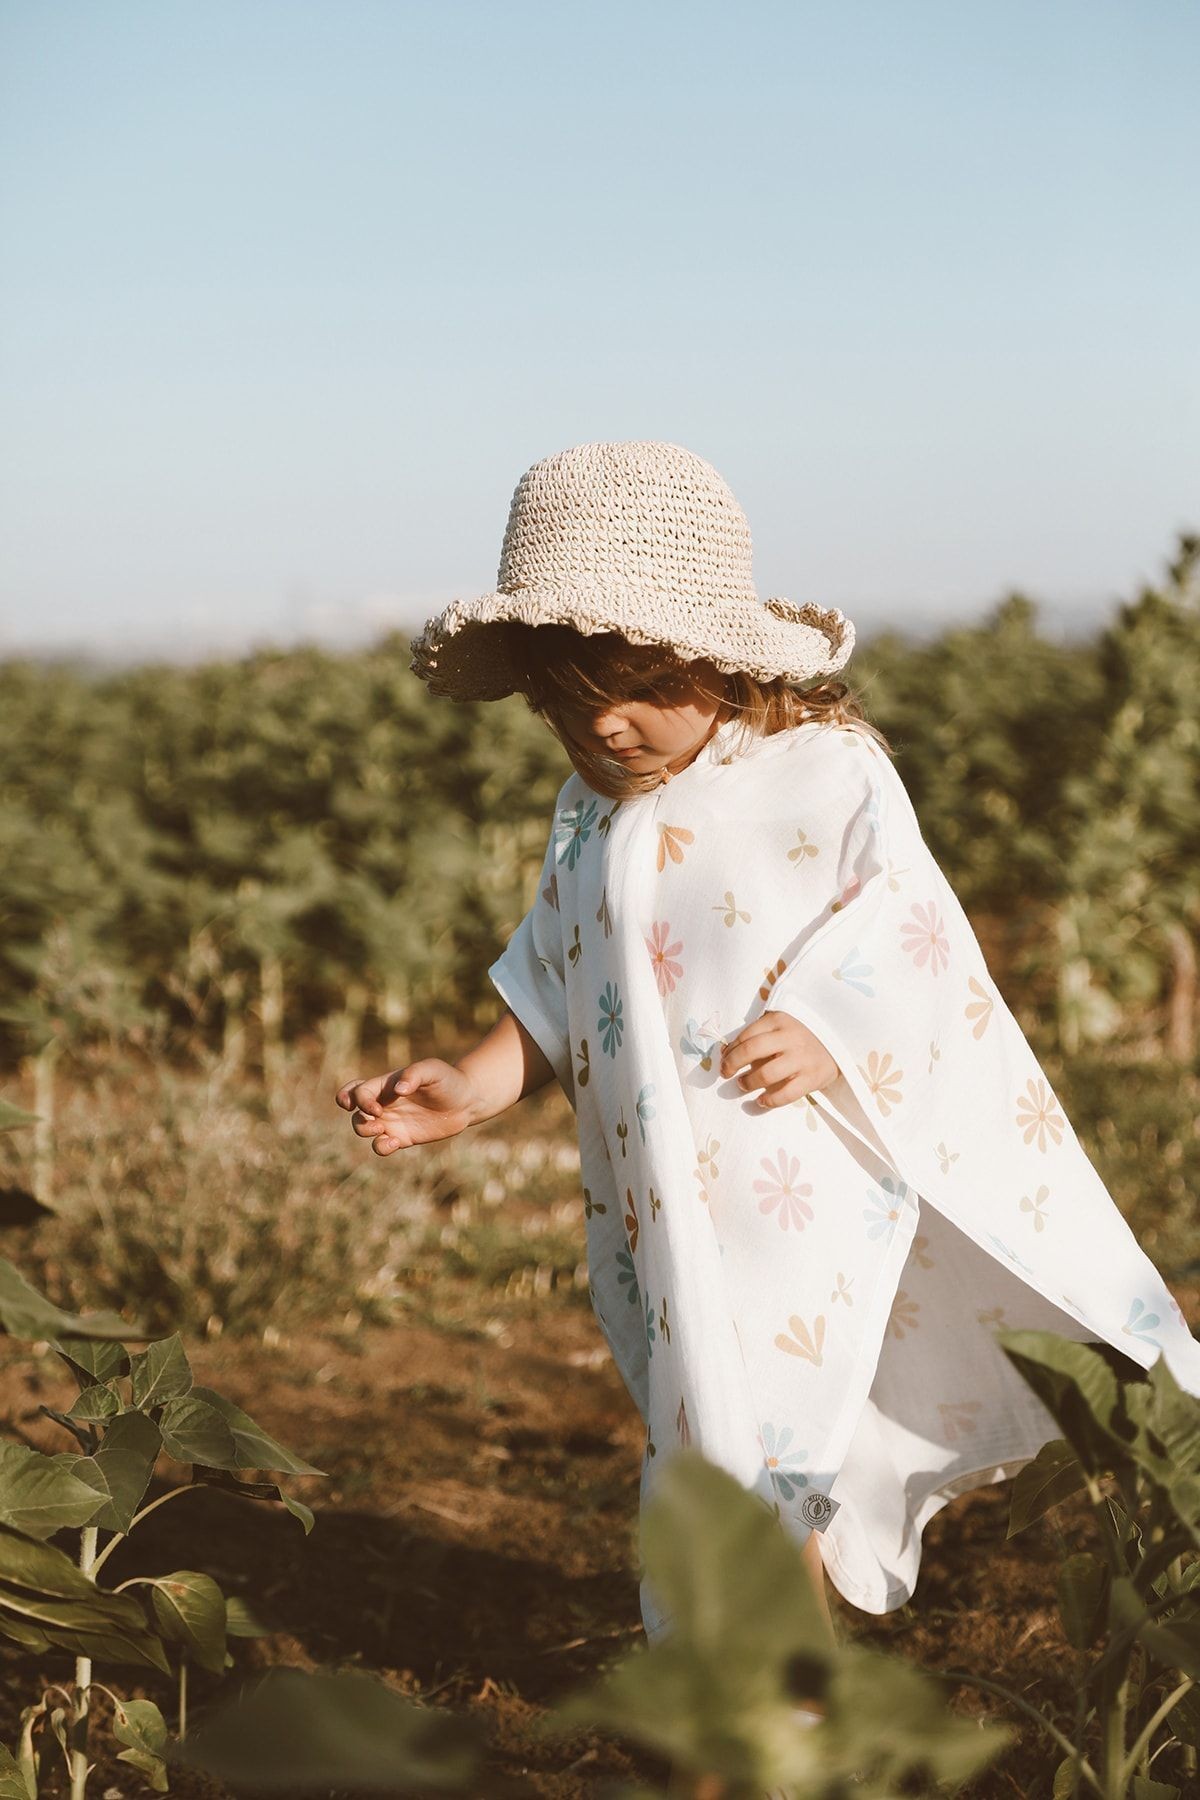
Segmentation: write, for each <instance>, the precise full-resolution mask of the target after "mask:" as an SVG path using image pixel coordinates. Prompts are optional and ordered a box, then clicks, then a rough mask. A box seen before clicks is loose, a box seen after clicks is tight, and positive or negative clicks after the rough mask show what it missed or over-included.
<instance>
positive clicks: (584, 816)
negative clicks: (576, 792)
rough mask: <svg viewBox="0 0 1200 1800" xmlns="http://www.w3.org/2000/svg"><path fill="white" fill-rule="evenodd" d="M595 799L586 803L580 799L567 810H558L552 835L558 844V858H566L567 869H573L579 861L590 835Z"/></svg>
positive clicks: (560, 860) (594, 814)
mask: <svg viewBox="0 0 1200 1800" xmlns="http://www.w3.org/2000/svg"><path fill="white" fill-rule="evenodd" d="M596 804H597V803H596V801H595V800H589V801H588V802H587V803H586V805H585V803H584V802H583V801H582V800H581V801H580V802H579V804H578V806H573V807H571V808H570V810H569V811H567V812H560V813H559V815H558V818H557V819H556V821H555V825H554V837H555V841H556V843H557V845H558V860H559V862H562V860H563V858H564V857H565V858H566V863H567V867H568V869H573V868H574V867H575V864H576V863H577V862H578V861H579V857H580V853H581V852H582V850H583V846H584V845H585V844H586V842H587V840H588V838H589V837H590V836H591V835H592V824H593V822H594V820H595V817H596Z"/></svg>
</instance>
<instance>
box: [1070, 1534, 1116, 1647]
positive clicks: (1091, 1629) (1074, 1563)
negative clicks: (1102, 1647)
mask: <svg viewBox="0 0 1200 1800" xmlns="http://www.w3.org/2000/svg"><path fill="white" fill-rule="evenodd" d="M1111 1580H1112V1571H1111V1570H1110V1569H1109V1566H1108V1564H1107V1563H1106V1562H1103V1561H1102V1560H1101V1559H1100V1557H1098V1556H1093V1554H1092V1553H1091V1551H1090V1550H1081V1551H1079V1552H1078V1554H1077V1555H1075V1556H1068V1558H1067V1560H1066V1561H1065V1562H1064V1563H1063V1564H1062V1566H1061V1568H1060V1569H1059V1571H1058V1610H1059V1612H1060V1614H1061V1615H1062V1622H1063V1630H1064V1631H1065V1632H1066V1635H1067V1642H1068V1643H1069V1644H1071V1645H1072V1646H1073V1647H1074V1648H1075V1649H1076V1650H1087V1649H1088V1648H1089V1647H1090V1646H1091V1645H1092V1644H1094V1643H1095V1642H1096V1639H1097V1638H1098V1637H1099V1636H1100V1633H1101V1632H1102V1631H1103V1629H1104V1623H1105V1619H1106V1617H1107V1614H1108V1591H1109V1585H1110V1583H1111Z"/></svg>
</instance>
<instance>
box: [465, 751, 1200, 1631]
mask: <svg viewBox="0 0 1200 1800" xmlns="http://www.w3.org/2000/svg"><path fill="white" fill-rule="evenodd" d="M489 974H490V976H491V979H492V981H493V984H494V985H495V987H496V988H497V991H498V992H499V993H500V995H501V997H502V998H503V999H504V1000H505V1002H506V1003H507V1004H508V1005H509V1006H510V1007H511V1009H512V1010H513V1012H514V1013H516V1015H517V1016H518V1018H520V1019H521V1021H522V1022H523V1024H524V1025H525V1026H526V1028H527V1029H528V1030H529V1032H530V1034H531V1035H532V1036H533V1037H534V1038H535V1039H536V1041H537V1042H538V1044H539V1045H540V1046H541V1048H542V1050H543V1051H544V1053H545V1054H546V1056H547V1058H548V1060H549V1061H550V1063H551V1064H552V1066H553V1068H554V1070H555V1073H556V1075H557V1077H558V1079H559V1081H560V1083H561V1085H562V1087H563V1089H564V1091H565V1093H566V1094H567V1096H568V1098H569V1100H570V1101H571V1104H572V1106H573V1107H574V1109H575V1113H576V1118H577V1124H578V1130H579V1140H580V1152H581V1160H582V1181H583V1187H584V1210H585V1216H586V1229H587V1243H588V1267H589V1274H590V1293H591V1299H592V1304H593V1307H594V1310H595V1314H596V1318H597V1321H598V1323H599V1325H600V1329H601V1331H602V1332H603V1334H604V1336H605V1338H606V1340H607V1342H608V1344H609V1346H610V1348H611V1350H612V1353H613V1357H614V1360H615V1362H616V1364H617V1367H618V1369H619V1371H620V1373H621V1376H622V1378H623V1380H624V1382H625V1384H626V1386H627V1388H628V1390H629V1392H630V1395H631V1397H632V1399H633V1401H634V1403H635V1405H636V1406H637V1407H638V1410H639V1412H640V1413H641V1416H642V1418H643V1420H644V1422H645V1425H646V1445H645V1451H644V1455H643V1467H642V1498H643V1501H645V1499H646V1498H647V1496H648V1494H649V1493H650V1491H651V1490H652V1488H653V1484H654V1480H655V1476H656V1472H657V1471H658V1470H659V1469H661V1468H662V1467H663V1466H664V1464H665V1462H666V1460H667V1458H668V1457H669V1456H670V1455H671V1454H672V1453H673V1452H674V1451H675V1450H676V1449H678V1448H679V1447H681V1446H683V1445H687V1444H691V1445H694V1446H696V1447H698V1448H700V1449H701V1450H703V1452H704V1454H705V1455H706V1456H708V1457H710V1458H711V1459H712V1460H713V1461H714V1462H717V1463H719V1464H720V1465H721V1466H723V1467H724V1468H726V1469H728V1470H729V1471H730V1472H731V1473H732V1474H734V1475H735V1476H737V1477H738V1478H739V1479H740V1480H741V1481H742V1482H743V1483H744V1485H745V1486H747V1487H748V1488H749V1489H751V1490H752V1491H754V1492H755V1493H757V1494H758V1495H759V1496H760V1497H761V1498H762V1500H763V1502H764V1504H766V1505H768V1506H769V1507H770V1508H771V1509H772V1510H773V1511H774V1512H775V1513H776V1514H777V1516H778V1517H779V1519H780V1522H781V1524H782V1526H783V1527H784V1529H785V1530H787V1531H789V1532H790V1533H792V1534H793V1535H794V1536H795V1537H796V1538H797V1540H798V1541H801V1542H802V1541H803V1540H804V1539H806V1538H807V1536H808V1534H809V1532H810V1531H811V1530H812V1529H816V1530H818V1531H819V1532H820V1534H821V1535H820V1549H821V1555H822V1558H823V1561H824V1563H825V1567H826V1569H827V1571H828V1573H829V1575H830V1579H831V1580H832V1581H833V1582H834V1584H835V1585H836V1586H837V1587H838V1589H839V1591H840V1592H841V1593H843V1594H844V1595H845V1597H846V1598H847V1599H849V1600H851V1601H852V1602H853V1603H855V1604H856V1605H859V1606H861V1607H862V1608H864V1610H868V1611H872V1612H883V1611H886V1610H890V1609H891V1608H893V1607H896V1606H899V1605H901V1604H902V1603H903V1602H904V1601H905V1600H906V1599H908V1598H909V1597H910V1595H911V1593H912V1591H913V1588H914V1586H915V1583H916V1579H917V1572H918V1569H919V1564H920V1544H921V1531H922V1528H923V1526H924V1524H925V1523H926V1522H927V1520H928V1519H929V1518H930V1517H931V1516H932V1514H933V1513H934V1512H936V1511H937V1510H938V1508H939V1507H940V1506H943V1505H944V1504H945V1503H946V1501H947V1500H948V1499H949V1498H950V1497H951V1495H952V1494H954V1493H958V1492H962V1491H964V1489H966V1488H970V1487H974V1486H979V1485H982V1484H984V1483H985V1482H989V1481H995V1480H1000V1479H1003V1478H1005V1477H1006V1476H1009V1475H1012V1474H1015V1473H1016V1471H1017V1469H1018V1468H1019V1467H1020V1466H1021V1465H1022V1463H1023V1462H1025V1461H1027V1460H1028V1459H1029V1458H1030V1457H1032V1456H1034V1455H1036V1453H1037V1451H1038V1449H1039V1448H1040V1447H1041V1445H1042V1444H1043V1443H1044V1442H1046V1441H1047V1439H1049V1438H1052V1437H1055V1436H1057V1435H1058V1432H1057V1428H1056V1427H1055V1425H1054V1421H1053V1420H1052V1418H1051V1417H1050V1415H1049V1414H1048V1413H1047V1412H1046V1411H1045V1409H1044V1408H1043V1407H1042V1406H1041V1404H1040V1403H1039V1402H1038V1401H1037V1400H1036V1399H1035V1397H1034V1396H1033V1394H1032V1392H1031V1390H1029V1389H1028V1388H1027V1387H1026V1385H1025V1384H1024V1382H1022V1381H1021V1379H1020V1377H1019V1376H1018V1375H1017V1374H1016V1372H1015V1370H1014V1369H1013V1368H1012V1366H1011V1364H1010V1363H1009V1362H1008V1360H1007V1358H1006V1357H1005V1356H1004V1355H1003V1353H1002V1352H1001V1350H1000V1349H999V1347H998V1345H997V1344H996V1342H995V1339H994V1336H993V1334H994V1332H995V1330H996V1329H997V1328H998V1327H1014V1328H1015V1327H1025V1328H1031V1329H1050V1330H1055V1331H1060V1332H1062V1333H1063V1334H1064V1335H1066V1336H1072V1337H1075V1338H1078V1339H1080V1340H1086V1339H1100V1340H1106V1341H1107V1342H1109V1343H1111V1344H1114V1345H1115V1346H1117V1347H1118V1348H1119V1349H1121V1350H1123V1351H1124V1352H1125V1353H1126V1354H1127V1355H1129V1356H1130V1357H1132V1358H1133V1359H1134V1360H1135V1361H1138V1362H1140V1363H1142V1364H1143V1365H1145V1366H1148V1365H1149V1364H1150V1363H1152V1362H1153V1361H1155V1360H1156V1358H1157V1357H1158V1355H1159V1353H1160V1351H1161V1352H1162V1353H1163V1354H1165V1355H1166V1357H1167V1360H1168V1363H1169V1365H1170V1367H1171V1369H1172V1372H1173V1373H1174V1374H1175V1376H1176V1378H1177V1379H1178V1380H1179V1381H1180V1383H1181V1384H1182V1385H1183V1386H1184V1387H1186V1388H1187V1389H1188V1390H1189V1391H1190V1392H1193V1393H1200V1346H1198V1345H1197V1343H1196V1341H1195V1340H1194V1339H1193V1338H1192V1336H1191V1333H1190V1331H1189V1330H1188V1327H1187V1325H1186V1322H1185V1321H1184V1319H1183V1317H1182V1314H1181V1312H1180V1310H1179V1308H1178V1306H1177V1304H1176V1302H1175V1301H1174V1299H1173V1297H1172V1296H1171V1295H1170V1293H1169V1291H1168V1290H1167V1288H1166V1286H1165V1284H1164V1282H1163V1280H1162V1278H1161V1276H1160V1275H1159V1274H1158V1272H1157V1270H1156V1269H1155V1268H1154V1265H1153V1264H1152V1263H1151V1262H1150V1261H1149V1259H1148V1258H1147V1257H1146V1256H1145V1254H1144V1253H1143V1251H1142V1250H1141V1249H1140V1247H1139V1245H1138V1243H1137V1241H1136V1239H1135V1238H1134V1237H1133V1234H1132V1233H1131V1231H1130V1230H1129V1227H1128V1226H1127V1224H1126V1223H1125V1220H1124V1218H1123V1217H1122V1215H1121V1213H1120V1212H1119V1210H1118V1208H1117V1207H1116V1205H1115V1203H1114V1201H1113V1200H1112V1197H1111V1196H1110V1195H1109V1193H1108V1191H1107V1189H1106V1188H1105V1187H1104V1185H1103V1183H1102V1182H1101V1180H1100V1178H1099V1176H1098V1174H1097V1173H1096V1171H1095V1169H1094V1168H1093V1166H1092V1164H1091V1163H1090V1161H1089V1160H1088V1158H1087V1156H1086V1154H1085V1153H1084V1151H1083V1149H1082V1147H1081V1146H1080V1144H1079V1142H1078V1140H1077V1138H1076V1137H1075V1134H1074V1132H1073V1130H1072V1128H1071V1126H1070V1123H1069V1121H1068V1120H1067V1118H1066V1116H1065V1114H1064V1113H1063V1110H1062V1108H1061V1106H1060V1105H1059V1103H1058V1101H1057V1098H1056V1096H1055V1095H1054V1093H1053V1091H1052V1089H1051V1087H1050V1084H1049V1083H1048V1081H1047V1080H1046V1077H1045V1075H1044V1072H1043V1071H1042V1069H1041V1068H1040V1066H1039V1065H1038V1063H1037V1061H1036V1059H1035V1057H1034V1056H1033V1053H1032V1051H1031V1049H1030V1047H1029V1045H1028V1043H1027V1041H1026V1039H1025V1037H1024V1035H1023V1033H1022V1032H1021V1030H1020V1027H1019V1026H1018V1024H1017V1022H1016V1020H1015V1019H1014V1018H1013V1016H1012V1014H1011V1013H1010V1012H1009V1010H1008V1008H1007V1006H1006V1005H1005V1003H1004V1001H1003V999H1002V997H1001V995H1000V994H999V992H998V990H997V989H996V987H995V984H994V983H993V981H992V979H991V977H990V974H989V972H988V969H987V967H986V964H985V962H984V959H983V955H982V952H981V950H980V948H979V944H978V941H977V939H976V937H975V934H974V932H973V930H972V928H971V926H970V923H969V921H968V920H967V918H966V915H965V914H964V913H963V911H962V908H961V906H960V905H959V903H958V901H957V899H956V897H955V895H954V893H953V891H952V889H951V888H950V886H949V884H948V882H947V881H946V879H945V877H944V875H943V874H942V872H941V870H940V869H939V867H938V865H937V863H936V862H935V861H934V858H933V856H932V855H931V853H930V851H929V849H928V847H927V846H926V844H925V843H924V840H923V839H922V837H921V833H920V828H919V825H918V822H917V819H916V815H915V813H914V811H913V808H912V805H911V803H910V801H909V799H908V795H907V792H906V790H905V788H904V786H903V783H902V781H901V779H900V777H899V775H898V773H897V771H896V770H895V768H894V766H893V764H892V762H891V760H890V758H888V757H887V756H886V755H885V754H884V753H883V752H882V751H881V750H880V749H879V748H878V747H877V746H876V745H875V744H874V743H873V741H872V740H871V739H870V737H869V736H868V735H867V734H866V733H863V732H861V731H859V730H857V729H855V728H853V727H832V726H828V725H824V724H820V723H816V722H814V723H811V724H805V725H801V726H799V727H796V728H795V729H793V730H791V731H787V732H781V733H779V734H777V735H775V736H773V737H770V738H765V739H761V738H760V739H754V740H752V741H751V742H750V743H749V745H748V747H747V746H745V745H744V743H743V740H742V737H741V731H740V727H739V726H738V725H737V724H736V723H735V722H732V721H731V722H730V723H728V724H726V725H723V726H722V727H721V728H720V729H719V730H718V731H717V732H716V733H715V734H714V736H713V737H712V738H711V739H710V740H709V742H708V744H707V745H706V746H705V747H704V749H703V750H702V751H701V753H700V755H699V757H697V758H696V760H695V761H694V762H693V763H692V764H691V765H689V767H688V768H686V769H685V770H683V771H682V772H681V773H680V774H679V775H677V776H675V777H674V779H672V780H671V781H669V782H668V783H666V784H665V785H664V786H662V787H661V788H659V789H657V790H655V791H654V792H653V793H650V794H644V795H638V796H636V797H635V798H634V799H632V800H628V801H622V802H615V801H609V800H607V799H602V798H600V797H599V796H597V795H595V794H594V793H593V792H592V791H591V790H590V789H589V788H588V787H587V786H586V784H585V783H584V782H583V780H582V778H581V777H579V776H578V775H576V774H572V775H571V776H570V777H569V778H568V780H567V781H566V782H565V783H564V785H563V787H562V789H561V790H560V792H559V795H558V798H557V802H556V807H555V817H554V822H553V829H552V831H551V834H550V840H549V843H548V845H547V850H546V857H545V861H544V863H543V867H542V871H541V876H540V879H539V882H538V888H537V892H536V894H535V897H534V902H533V905H532V907H531V908H530V910H529V912H528V913H527V914H526V916H525V918H524V919H523V920H522V922H521V924H520V926H518V928H517V930H516V932H515V933H514V934H513V936H512V938H511V939H510V941H509V944H508V946H507V947H506V949H505V951H504V953H503V954H502V955H501V956H500V957H499V958H498V960H497V961H496V962H495V963H494V964H493V966H492V968H491V969H490V970H489ZM766 1011H783V1012H789V1013H791V1014H792V1016H793V1017H795V1018H797V1019H799V1020H800V1021H801V1022H802V1023H803V1024H805V1025H807V1026H808V1028H809V1029H810V1030H811V1031H812V1032H813V1034H814V1035H815V1036H816V1037H817V1038H818V1039H820V1041H821V1042H822V1043H823V1044H824V1045H825V1046H826V1048H827V1049H828V1050H829V1052H830V1054H831V1055H832V1056H833V1058H834V1060H835V1061H836V1063H837V1065H838V1069H839V1075H838V1078H837V1079H836V1080H835V1082H834V1083H833V1084H832V1085H831V1086H830V1087H828V1088H826V1089H824V1090H823V1091H821V1092H818V1093H814V1094H812V1095H810V1096H805V1097H803V1098H802V1099H800V1100H797V1101H795V1102H792V1103H791V1104H785V1105H782V1106H772V1107H762V1106H760V1104H759V1094H760V1092H761V1090H758V1089H755V1090H751V1091H749V1092H747V1091H746V1090H745V1089H742V1088H740V1087H739V1086H738V1085H737V1083H736V1081H735V1080H733V1079H730V1078H723V1077H722V1076H721V1075H720V1071H719V1058H720V1044H721V1042H722V1041H723V1040H725V1039H728V1038H729V1037H732V1036H733V1035H734V1034H735V1032H736V1031H737V1030H738V1029H739V1028H740V1027H741V1026H743V1025H745V1024H746V1023H748V1022H750V1021H751V1020H753V1019H755V1018H757V1017H758V1016H759V1015H760V1014H761V1013H763V1012H766ZM641 1601H642V1613H643V1619H644V1621H645V1624H646V1630H647V1634H648V1635H649V1636H650V1637H652V1638H653V1637H656V1636H658V1635H660V1634H661V1633H662V1632H663V1631H664V1630H665V1629H666V1628H667V1626H668V1625H669V1620H668V1618H667V1617H666V1615H665V1614H664V1613H663V1612H662V1611H661V1609H660V1607H659V1604H658V1602H657V1600H656V1598H655V1596H654V1594H653V1592H652V1591H651V1589H650V1588H649V1586H648V1584H647V1583H646V1582H645V1580H643V1583H642V1590H641Z"/></svg>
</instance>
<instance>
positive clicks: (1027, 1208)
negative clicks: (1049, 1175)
mask: <svg viewBox="0 0 1200 1800" xmlns="http://www.w3.org/2000/svg"><path fill="white" fill-rule="evenodd" d="M1049 1198H1050V1189H1049V1188H1048V1187H1045V1186H1042V1187H1040V1188H1039V1189H1038V1191H1037V1193H1036V1194H1035V1195H1034V1197H1033V1199H1032V1200H1031V1199H1030V1198H1029V1195H1028V1194H1022V1195H1021V1211H1022V1212H1027V1213H1032V1214H1033V1229H1034V1230H1035V1231H1044V1230H1045V1229H1046V1214H1045V1213H1044V1212H1043V1211H1042V1208H1043V1207H1044V1206H1045V1204H1046V1202H1047V1200H1048V1199H1049Z"/></svg>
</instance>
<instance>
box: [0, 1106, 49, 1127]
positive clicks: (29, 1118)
mask: <svg viewBox="0 0 1200 1800" xmlns="http://www.w3.org/2000/svg"><path fill="white" fill-rule="evenodd" d="M41 1116H42V1115H41V1113H31V1112H23V1111H22V1110H21V1108H20V1107H19V1106H14V1105H13V1103H12V1101H11V1100H0V1131H15V1130H16V1129H17V1127H18V1126H19V1125H34V1124H36V1123H37V1121H38V1120H39V1119H40V1118H41Z"/></svg>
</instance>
